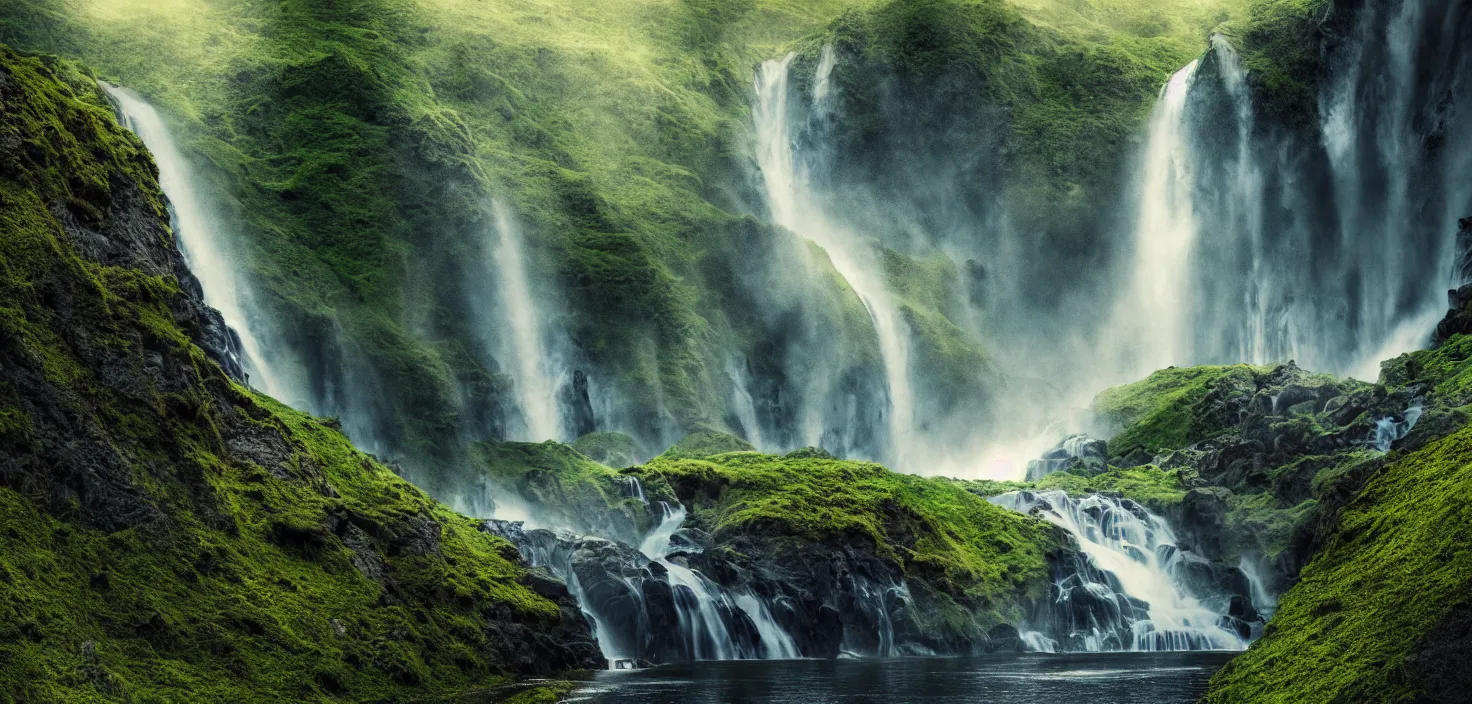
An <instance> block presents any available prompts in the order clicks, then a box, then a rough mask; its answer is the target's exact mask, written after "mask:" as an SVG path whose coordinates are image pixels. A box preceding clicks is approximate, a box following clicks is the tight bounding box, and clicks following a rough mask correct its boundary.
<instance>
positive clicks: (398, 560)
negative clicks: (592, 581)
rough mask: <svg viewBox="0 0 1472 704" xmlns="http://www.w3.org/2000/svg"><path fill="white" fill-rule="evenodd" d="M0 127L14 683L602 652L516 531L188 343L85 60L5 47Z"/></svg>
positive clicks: (320, 676) (91, 694) (34, 693)
mask: <svg viewBox="0 0 1472 704" xmlns="http://www.w3.org/2000/svg"><path fill="white" fill-rule="evenodd" d="M0 143H3V144H4V145H5V148H4V149H3V150H0V301H3V303H0V368H4V369H5V375H4V382H0V409H3V412H0V419H3V421H0V479H3V481H0V535H3V536H4V540H3V542H0V681H4V682H5V683H6V689H5V691H4V692H0V700H3V701H89V702H90V701H97V702H101V701H125V702H166V701H180V700H187V701H200V702H238V701H364V700H404V699H407V698H418V699H426V698H431V697H445V696H449V695H452V694H454V693H456V692H459V691H463V690H466V689H470V688H472V687H484V686H486V685H488V684H494V683H497V682H500V681H504V680H505V679H506V678H507V677H508V676H509V675H513V674H517V673H528V672H535V671H537V670H545V669H550V668H554V667H572V666H577V665H578V664H580V663H583V662H591V661H592V660H591V658H592V657H594V655H595V653H590V652H589V651H590V649H591V648H592V643H591V639H590V638H589V636H588V634H587V633H586V631H585V630H580V629H579V627H578V626H577V625H576V624H578V623H579V621H578V620H577V619H575V618H574V617H573V615H572V613H573V612H571V611H570V610H564V609H565V608H566V606H565V604H563V605H559V604H558V603H556V602H554V601H552V600H550V599H549V598H548V597H546V596H543V594H546V593H549V592H546V591H545V587H541V588H539V589H536V590H534V589H533V588H532V587H531V586H529V585H530V582H529V579H530V578H529V577H528V575H527V573H526V572H525V571H524V570H523V569H521V568H520V567H518V566H517V565H516V563H515V562H514V559H515V554H514V551H513V550H512V549H511V547H510V546H509V545H508V544H507V543H505V542H504V541H502V540H500V539H497V538H493V537H491V536H489V535H488V534H486V533H484V532H481V531H480V530H478V528H477V525H476V523H475V522H474V521H472V520H470V519H467V518H464V517H461V516H458V515H455V514H453V513H451V512H450V511H448V510H447V509H445V508H444V507H443V506H441V505H439V504H438V503H436V502H435V501H434V500H432V499H430V498H429V497H428V496H427V495H426V494H425V493H424V492H423V491H421V490H419V489H417V488H415V487H414V486H412V485H410V484H409V483H407V482H405V481H404V480H402V479H400V478H398V477H397V476H395V475H394V474H393V473H392V472H391V471H389V470H388V469H387V468H385V467H384V466H383V465H381V464H379V463H378V462H376V461H375V460H373V459H372V458H371V457H368V456H366V455H364V454H362V453H360V452H358V451H357V450H356V449H354V448H353V446H352V445H351V444H350V443H349V442H348V440H347V439H346V438H345V437H343V435H342V434H341V433H340V432H338V431H337V430H335V429H334V428H333V427H329V426H330V425H333V424H331V423H329V422H327V421H321V420H317V419H313V418H311V417H309V416H307V415H305V414H302V413H300V412H297V411H293V410H290V409H288V408H285V407H283V406H281V405H280V404H278V403H276V402H275V401H273V400H271V399H268V398H264V397H260V396H257V395H255V394H253V393H251V392H250V391H248V390H246V389H245V388H243V387H241V386H239V385H238V384H235V383H234V382H232V381H231V380H230V379H228V378H227V377H226V376H225V375H224V374H223V373H222V372H221V371H220V369H219V367H217V366H216V365H215V363H214V362H212V361H210V360H209V359H208V358H207V356H206V353H205V352H204V351H203V350H201V348H200V347H198V346H196V344H195V343H194V340H195V339H197V336H198V335H199V334H200V329H199V326H200V325H201V324H202V321H201V319H200V317H201V316H202V315H204V313H203V311H204V308H203V307H202V304H201V303H200V302H199V301H198V300H194V299H191V298H189V294H187V293H186V292H185V290H186V288H185V287H183V286H181V283H180V282H179V281H178V280H177V279H176V278H175V276H174V273H175V272H176V271H181V270H182V268H179V267H180V264H179V262H178V257H179V255H178V253H177V251H175V250H173V249H172V233H171V232H170V231H169V229H168V220H167V217H166V214H165V210H164V208H163V204H162V200H161V199H160V194H159V190H158V185H157V183H156V180H155V177H154V173H155V169H154V165H153V163H152V161H151V160H150V159H149V157H148V156H147V154H146V152H145V151H144V150H143V149H142V146H141V145H140V144H139V143H138V141H137V140H136V139H134V138H133V137H132V136H131V135H129V134H128V133H126V132H125V131H123V130H122V129H121V128H120V127H118V126H117V124H116V122H115V121H114V119H113V117H112V112H111V110H110V108H109V107H108V106H107V104H106V101H105V100H104V99H103V97H102V95H101V93H100V91H99V90H98V89H97V87H96V84H95V83H94V82H93V81H92V80H91V79H90V78H89V77H88V76H86V75H84V74H83V73H81V72H80V71H79V70H78V69H76V68H75V67H73V66H71V65H69V64H65V63H61V62H58V61H56V60H54V59H44V58H38V57H28V56H21V55H17V54H15V53H13V52H11V51H10V50H9V49H5V48H3V47H0ZM557 638H565V639H566V640H565V641H562V642H559V641H557V640H556V639H557ZM569 643H570V644H571V645H568V644H569ZM578 643H582V645H581V646H579V645H577V644H578ZM579 647H581V648H582V651H579V650H578V649H577V648H579Z"/></svg>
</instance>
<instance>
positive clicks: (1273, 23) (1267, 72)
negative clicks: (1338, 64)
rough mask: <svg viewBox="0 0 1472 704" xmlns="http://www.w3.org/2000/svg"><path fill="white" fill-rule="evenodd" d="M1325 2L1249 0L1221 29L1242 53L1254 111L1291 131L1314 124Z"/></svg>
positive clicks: (1316, 109)
mask: <svg viewBox="0 0 1472 704" xmlns="http://www.w3.org/2000/svg"><path fill="white" fill-rule="evenodd" d="M1329 7H1330V1H1329V0H1254V1H1253V2H1252V3H1251V5H1250V6H1249V8H1248V12H1247V14H1246V17H1245V18H1243V19H1241V20H1239V21H1237V22H1234V23H1232V24H1231V25H1229V26H1228V27H1226V28H1224V31H1225V32H1226V33H1227V34H1229V35H1232V36H1233V39H1234V40H1235V43H1236V44H1237V45H1238V46H1237V48H1238V50H1239V51H1240V52H1241V56H1242V64H1243V67H1244V68H1246V69H1247V72H1248V81H1249V83H1250V84H1251V86H1252V90H1253V94H1254V97H1255V99H1254V101H1253V102H1254V105H1255V106H1256V109H1257V110H1258V111H1259V112H1260V113H1262V114H1263V115H1264V116H1265V117H1267V118H1268V119H1269V120H1272V121H1273V122H1275V123H1277V124H1282V125H1287V126H1290V127H1306V126H1310V125H1317V124H1318V119H1319V118H1318V115H1319V101H1318V85H1319V80H1320V78H1321V71H1322V69H1321V67H1320V65H1319V63H1320V56H1321V46H1320V41H1319V39H1320V36H1321V35H1320V29H1319V24H1320V22H1322V21H1323V19H1324V17H1325V15H1326V11H1327V10H1328V8H1329Z"/></svg>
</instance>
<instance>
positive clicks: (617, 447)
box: [572, 431, 639, 467]
mask: <svg viewBox="0 0 1472 704" xmlns="http://www.w3.org/2000/svg"><path fill="white" fill-rule="evenodd" d="M572 449H574V450H577V451H578V452H579V453H581V454H582V455H583V456H585V457H587V458H589V459H591V460H593V461H594V462H597V463H599V464H603V465H607V466H609V467H628V466H629V465H632V464H636V463H637V462H638V456H639V455H638V450H637V449H636V448H635V447H634V439H633V438H631V437H629V436H627V435H624V434H623V433H615V432H609V431H602V432H594V433H588V434H587V435H584V436H582V437H580V438H578V439H577V440H576V441H575V442H573V444H572Z"/></svg>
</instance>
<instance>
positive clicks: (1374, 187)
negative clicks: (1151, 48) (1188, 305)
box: [1183, 0, 1472, 379]
mask: <svg viewBox="0 0 1472 704" xmlns="http://www.w3.org/2000/svg"><path fill="white" fill-rule="evenodd" d="M1467 16H1468V9H1467V8H1466V6H1465V4H1463V3H1458V2H1453V1H1450V0H1420V1H1411V0H1405V1H1397V2H1383V3H1364V4H1363V6H1362V7H1357V8H1338V7H1336V8H1332V12H1331V14H1330V17H1329V19H1328V21H1329V22H1330V23H1331V24H1335V23H1337V24H1338V25H1339V26H1338V27H1337V29H1336V33H1335V35H1334V36H1333V37H1332V38H1331V39H1330V40H1328V41H1327V43H1326V45H1325V52H1324V54H1323V61H1324V75H1325V76H1326V80H1325V82H1324V83H1323V84H1322V85H1321V86H1320V89H1319V93H1318V96H1317V117H1318V122H1317V124H1316V125H1312V126H1313V127H1317V130H1316V134H1315V130H1312V129H1307V130H1285V129H1282V128H1281V127H1278V126H1276V123H1274V122H1267V121H1262V120H1260V119H1259V118H1258V117H1257V114H1258V112H1259V111H1260V109H1261V107H1262V106H1259V105H1255V104H1254V102H1253V100H1254V95H1253V94H1252V93H1250V92H1249V91H1248V90H1247V81H1246V73H1245V71H1244V68H1243V65H1242V63H1241V61H1240V60H1239V58H1238V56H1237V54H1236V52H1235V51H1234V50H1233V49H1232V47H1231V45H1230V43H1229V42H1228V41H1227V40H1226V39H1225V38H1223V37H1220V36H1218V37H1214V38H1213V42H1212V44H1213V47H1212V51H1211V52H1210V53H1209V54H1208V55H1207V57H1206V58H1205V59H1203V67H1208V66H1209V70H1205V71H1202V72H1201V73H1200V74H1199V75H1198V76H1197V77H1196V80H1195V81H1194V82H1193V86H1192V88H1191V90H1190V94H1189V96H1188V101H1187V110H1186V113H1187V114H1186V120H1185V121H1186V123H1187V126H1188V129H1187V133H1188V136H1189V148H1190V151H1191V153H1192V155H1193V159H1194V161H1195V163H1198V164H1208V163H1210V164H1213V168H1210V169H1206V168H1202V169H1198V170H1197V171H1196V173H1195V174H1194V175H1193V180H1194V186H1193V189H1192V197H1193V201H1194V209H1193V214H1194V216H1195V219H1196V224H1197V227H1198V229H1200V230H1201V231H1202V232H1203V233H1210V236H1209V237H1203V238H1201V239H1200V240H1199V242H1198V248H1197V252H1196V254H1195V255H1194V256H1193V261H1192V266H1191V280H1192V281H1193V282H1194V283H1193V298H1194V300H1193V308H1192V310H1193V314H1192V315H1191V316H1190V319H1192V320H1209V321H1211V324H1210V325H1200V326H1195V327H1194V328H1193V329H1191V330H1189V332H1188V333H1187V335H1188V336H1189V339H1190V340H1191V346H1190V352H1191V354H1190V356H1189V358H1188V359H1186V360H1183V361H1186V362H1189V363H1216V362H1240V361H1247V362H1254V363H1266V362H1270V361H1283V360H1287V359H1294V360H1296V361H1297V362H1298V363H1299V364H1301V365H1303V366H1305V367H1307V368H1313V369H1317V370H1321V371H1325V372H1329V373H1335V374H1352V375H1354V376H1357V377H1359V378H1365V379H1373V378H1375V376H1376V375H1377V373H1378V363H1379V361H1380V360H1382V359H1385V358H1387V357H1390V356H1393V355H1395V354H1398V353H1401V352H1404V351H1405V350H1407V349H1413V348H1416V347H1420V346H1422V345H1424V344H1425V342H1426V339H1427V337H1428V336H1429V332H1430V330H1431V328H1432V327H1433V325H1434V324H1435V321H1436V320H1437V319H1438V318H1439V317H1440V316H1441V315H1442V314H1443V313H1444V312H1445V309H1446V298H1445V295H1444V294H1445V290H1446V289H1447V288H1448V287H1449V286H1454V285H1456V284H1458V283H1460V281H1459V280H1457V278H1456V277H1455V276H1454V269H1455V267H1454V265H1453V262H1455V261H1456V254H1457V252H1456V251H1455V241H1454V240H1455V233H1456V231H1457V219H1458V218H1459V217H1465V216H1466V215H1468V214H1469V213H1472V111H1468V110H1465V109H1461V108H1462V107H1463V106H1464V105H1465V104H1467V101H1468V100H1472V56H1469V55H1468V53H1467V52H1465V51H1462V50H1461V47H1463V46H1464V45H1465V40H1464V39H1463V37H1464V34H1465V29H1464V28H1465V26H1466V18H1467ZM1345 18H1352V19H1350V20H1349V22H1352V24H1351V25H1350V26H1342V25H1344V24H1347V22H1346V21H1345ZM1304 112H1308V113H1311V112H1312V110H1311V109H1308V108H1306V109H1305V110H1304ZM1306 134H1307V135H1312V136H1309V137H1307V138H1306V137H1305V135H1306Z"/></svg>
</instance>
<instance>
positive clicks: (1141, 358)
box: [1105, 62, 1198, 383]
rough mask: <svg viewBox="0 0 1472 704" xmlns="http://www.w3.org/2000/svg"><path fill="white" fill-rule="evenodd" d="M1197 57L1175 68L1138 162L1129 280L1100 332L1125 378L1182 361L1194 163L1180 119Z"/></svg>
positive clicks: (1193, 231)
mask: <svg viewBox="0 0 1472 704" xmlns="http://www.w3.org/2000/svg"><path fill="white" fill-rule="evenodd" d="M1197 65H1198V64H1197V63H1196V62H1192V63H1191V64H1190V65H1189V66H1186V67H1185V68H1183V69H1181V70H1180V71H1178V72H1176V74H1175V75H1173V76H1171V78H1170V81H1169V82H1168V83H1166V85H1165V87H1164V88H1162V89H1161V91H1160V100H1159V101H1158V102H1157V103H1156V105H1155V109H1154V110H1153V111H1152V112H1151V115H1150V127H1149V137H1148V139H1147V141H1146V147H1145V155H1144V162H1143V164H1142V167H1141V182H1140V196H1139V213H1138V222H1137V224H1136V229H1135V241H1134V248H1135V251H1134V259H1133V263H1132V270H1131V271H1130V273H1129V284H1128V286H1127V288H1126V289H1125V292H1124V293H1123V295H1122V297H1121V298H1120V299H1118V305H1117V307H1116V308H1115V312H1114V315H1113V317H1112V319H1111V324H1110V325H1109V326H1108V327H1107V328H1106V329H1105V334H1106V335H1108V336H1109V337H1110V339H1111V344H1110V347H1111V350H1110V352H1111V353H1112V354H1114V355H1117V357H1118V358H1119V362H1118V363H1117V365H1116V369H1115V370H1114V371H1115V372H1116V374H1117V375H1118V376H1117V378H1112V379H1108V380H1106V381H1107V383H1120V382H1127V381H1131V380H1133V379H1136V378H1138V377H1140V376H1141V375H1142V374H1149V373H1150V372H1151V371H1154V370H1156V369H1160V368H1163V367H1167V366H1170V365H1172V364H1179V363H1182V362H1185V361H1187V359H1188V357H1189V354H1190V351H1189V349H1188V348H1187V344H1188V342H1187V339H1186V336H1185V334H1184V332H1185V330H1186V329H1187V326H1188V325H1189V324H1190V318H1189V312H1190V311H1189V308H1188V306H1187V300H1188V296H1189V295H1190V281H1191V272H1190V258H1191V249H1192V246H1193V245H1194V244H1195V240H1196V221H1195V216H1194V214H1193V212H1192V193H1191V186H1192V182H1191V176H1192V170H1193V168H1194V163H1193V155H1192V154H1191V152H1190V149H1189V144H1188V141H1187V135H1186V132H1185V130H1186V126H1185V122H1184V120H1183V116H1184V114H1185V107H1186V95H1187V91H1189V90H1190V88H1191V81H1192V78H1193V77H1194V76H1195V75H1196V67H1197Z"/></svg>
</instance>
